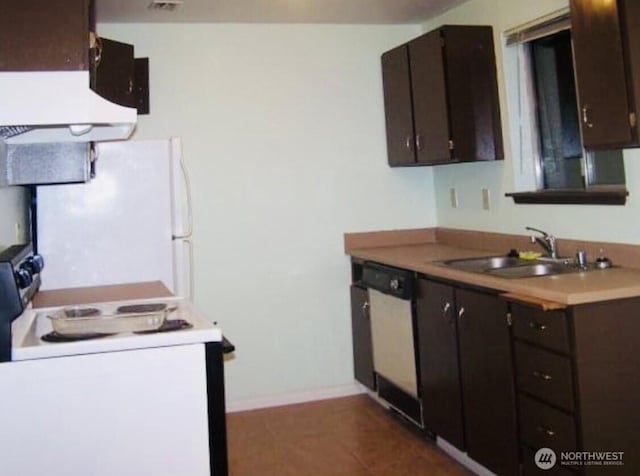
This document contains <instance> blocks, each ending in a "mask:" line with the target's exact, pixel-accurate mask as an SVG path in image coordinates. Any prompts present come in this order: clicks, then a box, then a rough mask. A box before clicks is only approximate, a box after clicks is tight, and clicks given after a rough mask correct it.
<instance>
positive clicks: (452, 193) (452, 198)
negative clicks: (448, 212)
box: [449, 187, 458, 208]
mask: <svg viewBox="0 0 640 476" xmlns="http://www.w3.org/2000/svg"><path fill="white" fill-rule="evenodd" d="M449 202H450V203H451V208H458V192H457V190H456V189H455V188H453V187H451V188H450V189H449Z"/></svg>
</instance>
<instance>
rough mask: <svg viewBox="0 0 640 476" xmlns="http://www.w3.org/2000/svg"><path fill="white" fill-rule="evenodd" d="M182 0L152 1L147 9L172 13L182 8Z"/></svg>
mask: <svg viewBox="0 0 640 476" xmlns="http://www.w3.org/2000/svg"><path fill="white" fill-rule="evenodd" d="M183 3H184V2H183V1H182V0H152V1H151V3H150V4H149V6H148V7H147V8H149V10H162V11H165V12H172V11H174V10H176V9H178V8H180V7H181V6H182V4H183Z"/></svg>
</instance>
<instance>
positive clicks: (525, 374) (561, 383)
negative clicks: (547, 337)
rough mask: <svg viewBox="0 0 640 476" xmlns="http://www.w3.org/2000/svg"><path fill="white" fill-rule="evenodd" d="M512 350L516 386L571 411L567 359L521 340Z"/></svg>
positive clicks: (571, 403)
mask: <svg viewBox="0 0 640 476" xmlns="http://www.w3.org/2000/svg"><path fill="white" fill-rule="evenodd" d="M514 350H515V357H516V358H515V360H516V385H517V387H518V389H519V390H522V391H524V392H527V393H530V394H531V395H535V396H536V397H539V398H541V399H543V400H546V401H547V402H549V403H551V404H553V405H556V406H559V407H561V408H564V409H565V410H569V411H573V408H574V399H573V379H572V372H571V360H569V358H568V357H563V356H561V355H557V354H553V353H551V352H547V351H546V350H543V349H540V348H537V347H533V346H530V345H528V344H524V343H522V342H516V343H515V344H514Z"/></svg>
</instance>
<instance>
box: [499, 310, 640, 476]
mask: <svg viewBox="0 0 640 476" xmlns="http://www.w3.org/2000/svg"><path fill="white" fill-rule="evenodd" d="M510 309H511V311H510V312H511V316H512V319H513V337H514V345H515V349H516V359H515V373H516V382H517V389H518V403H519V408H518V413H519V421H520V435H519V437H520V444H521V445H522V465H523V468H524V474H525V475H532V474H558V475H561V474H568V475H570V474H574V473H571V472H569V471H568V468H571V470H572V471H575V472H576V473H577V474H581V475H584V476H600V475H602V476H613V475H625V476H632V475H634V476H635V475H638V474H640V411H638V402H640V357H638V355H637V352H636V347H637V346H638V337H639V336H640V319H639V318H638V309H640V298H632V299H620V300H612V301H604V302H599V303H590V304H582V305H576V306H568V307H567V308H565V309H563V310H553V311H545V310H543V309H542V308H539V307H535V305H524V304H521V303H512V304H511V305H510ZM540 448H550V449H552V450H553V451H555V452H556V457H557V463H556V466H555V467H554V468H553V472H551V471H541V470H539V469H537V466H536V465H535V461H534V460H533V458H534V455H535V453H536V451H537V450H538V449H540ZM563 452H564V453H565V454H567V458H569V459H567V460H566V461H564V463H565V464H562V463H563V458H562V457H563ZM576 452H577V453H578V455H579V456H581V455H585V454H587V453H589V454H591V455H592V456H590V457H591V458H594V457H596V456H597V455H598V454H600V455H602V454H604V453H606V452H610V453H616V454H618V455H622V456H621V458H620V459H619V463H622V464H611V463H606V464H605V463H598V462H597V461H596V462H590V463H589V464H580V463H579V462H578V463H577V464H567V463H570V462H573V463H575V461H576V460H575V458H576V457H577V456H576V454H575V453H576ZM569 453H570V455H569ZM585 457H586V456H585ZM570 458H573V459H570Z"/></svg>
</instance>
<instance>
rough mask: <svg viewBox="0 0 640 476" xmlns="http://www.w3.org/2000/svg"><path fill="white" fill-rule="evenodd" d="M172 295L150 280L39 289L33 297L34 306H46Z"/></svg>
mask: <svg viewBox="0 0 640 476" xmlns="http://www.w3.org/2000/svg"><path fill="white" fill-rule="evenodd" d="M171 296H173V294H172V293H171V291H169V290H168V289H167V287H166V286H165V285H164V284H162V282H160V281H149V282H143V283H127V284H112V285H108V286H94V287H84V288H67V289H51V290H47V291H39V292H38V293H37V294H36V295H35V296H34V298H33V307H34V308H44V307H57V306H69V305H79V304H93V303H99V302H108V301H133V300H139V299H152V298H165V297H171Z"/></svg>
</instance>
